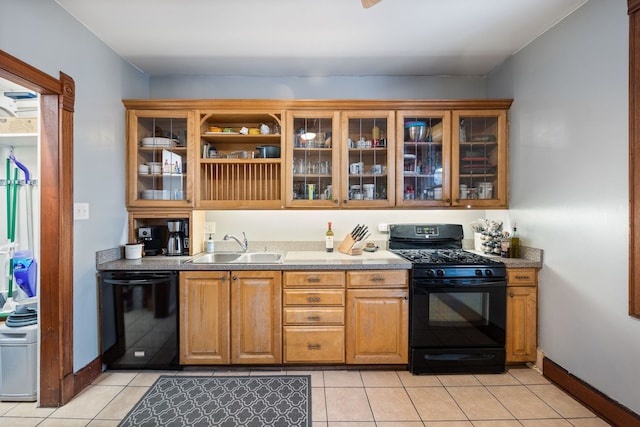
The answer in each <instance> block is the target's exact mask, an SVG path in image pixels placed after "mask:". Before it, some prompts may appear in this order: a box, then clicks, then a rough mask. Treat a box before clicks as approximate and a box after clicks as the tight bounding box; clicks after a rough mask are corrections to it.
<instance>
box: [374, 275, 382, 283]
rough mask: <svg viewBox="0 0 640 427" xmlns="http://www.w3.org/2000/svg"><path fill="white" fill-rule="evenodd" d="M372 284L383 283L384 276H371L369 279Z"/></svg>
mask: <svg viewBox="0 0 640 427" xmlns="http://www.w3.org/2000/svg"><path fill="white" fill-rule="evenodd" d="M371 281H372V282H384V276H373V277H372V278H371Z"/></svg>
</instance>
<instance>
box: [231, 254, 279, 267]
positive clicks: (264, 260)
mask: <svg viewBox="0 0 640 427" xmlns="http://www.w3.org/2000/svg"><path fill="white" fill-rule="evenodd" d="M232 262H233V263H244V264H273V263H275V264H279V263H281V262H282V254H279V253H276V252H245V253H243V254H242V255H240V257H239V258H237V259H235V260H234V261H232Z"/></svg>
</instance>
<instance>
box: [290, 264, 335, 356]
mask: <svg viewBox="0 0 640 427" xmlns="http://www.w3.org/2000/svg"><path fill="white" fill-rule="evenodd" d="M344 285H345V273H344V271H322V272H320V271H285V272H284V277H283V290H282V294H283V302H282V311H283V331H284V332H283V333H284V339H283V354H284V356H283V362H284V363H307V364H312V363H344V354H345V353H344V304H345V290H344Z"/></svg>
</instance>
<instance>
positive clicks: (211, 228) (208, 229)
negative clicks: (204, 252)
mask: <svg viewBox="0 0 640 427" xmlns="http://www.w3.org/2000/svg"><path fill="white" fill-rule="evenodd" d="M204 232H205V234H216V223H215V222H213V221H207V222H205V223H204Z"/></svg>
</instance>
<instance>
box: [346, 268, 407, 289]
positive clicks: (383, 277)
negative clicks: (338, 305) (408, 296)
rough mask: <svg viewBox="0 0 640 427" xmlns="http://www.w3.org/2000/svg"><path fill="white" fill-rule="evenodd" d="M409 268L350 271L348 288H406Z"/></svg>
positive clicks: (348, 273)
mask: <svg viewBox="0 0 640 427" xmlns="http://www.w3.org/2000/svg"><path fill="white" fill-rule="evenodd" d="M407 276H408V273H407V270H369V271H348V272H347V287H348V288H406V287H408V282H407Z"/></svg>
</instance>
